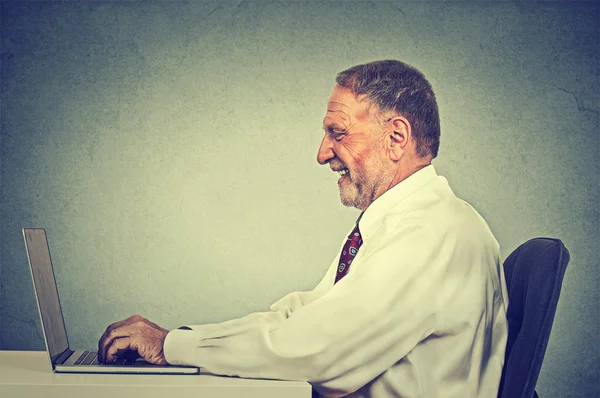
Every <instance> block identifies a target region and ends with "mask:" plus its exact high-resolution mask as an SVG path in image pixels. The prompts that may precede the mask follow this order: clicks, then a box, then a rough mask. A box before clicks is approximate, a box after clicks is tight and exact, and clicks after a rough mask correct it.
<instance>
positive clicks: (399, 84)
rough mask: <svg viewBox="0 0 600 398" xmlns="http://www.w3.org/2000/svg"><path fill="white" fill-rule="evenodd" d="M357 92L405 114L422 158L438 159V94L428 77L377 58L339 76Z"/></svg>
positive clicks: (339, 81) (340, 81)
mask: <svg viewBox="0 0 600 398" xmlns="http://www.w3.org/2000/svg"><path fill="white" fill-rule="evenodd" d="M335 80H336V82H337V84H338V85H340V86H342V87H345V88H347V89H349V90H350V91H352V93H354V95H356V96H359V95H363V94H364V95H366V96H367V98H368V100H369V101H370V102H371V103H372V104H374V105H376V106H377V107H378V108H379V111H380V112H381V113H385V112H389V111H394V112H396V113H397V114H398V115H401V116H403V117H405V118H406V119H407V120H408V122H409V123H410V125H411V127H412V136H413V138H414V140H415V143H416V147H417V154H418V155H419V156H421V157H425V156H428V155H431V157H432V158H435V157H436V156H437V153H438V148H439V146H440V117H439V114H438V107H437V102H436V100H435V94H434V93H433V90H432V88H431V84H429V82H428V81H427V79H426V78H425V76H424V75H423V74H422V73H421V72H419V71H418V70H417V69H415V68H414V67H412V66H410V65H407V64H405V63H403V62H400V61H394V60H387V61H376V62H371V63H368V64H363V65H357V66H353V67H352V68H349V69H346V70H345V71H343V72H340V73H338V75H337V77H336V79H335Z"/></svg>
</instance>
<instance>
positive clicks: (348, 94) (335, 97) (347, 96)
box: [324, 86, 371, 121]
mask: <svg viewBox="0 0 600 398" xmlns="http://www.w3.org/2000/svg"><path fill="white" fill-rule="evenodd" d="M370 115H371V106H370V102H369V100H368V99H367V98H366V96H360V97H357V96H356V95H354V94H353V93H352V91H350V90H349V89H347V88H344V87H341V86H335V87H334V88H333V91H332V92H331V96H330V97H329V101H328V102H327V112H326V113H325V119H324V121H326V120H327V119H336V120H341V121H347V120H354V121H367V120H369V118H370Z"/></svg>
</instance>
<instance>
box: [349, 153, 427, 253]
mask: <svg viewBox="0 0 600 398" xmlns="http://www.w3.org/2000/svg"><path fill="white" fill-rule="evenodd" d="M435 177H437V172H436V171H435V168H434V167H433V165H431V164H430V165H428V166H426V167H424V168H422V169H421V170H419V171H417V172H416V173H414V174H411V175H410V176H409V177H408V178H406V179H405V180H403V181H401V182H400V183H399V184H397V185H395V186H393V187H392V188H390V189H388V190H387V191H385V192H384V193H383V195H381V196H380V197H378V198H377V199H375V201H374V202H373V203H371V204H370V205H369V207H368V208H367V209H366V210H365V211H364V212H363V213H362V214H361V215H360V217H359V218H358V221H357V223H358V228H359V230H360V234H361V237H362V239H363V241H365V242H366V241H368V240H369V238H370V237H371V236H373V234H374V233H375V232H376V231H377V230H378V229H379V227H380V226H381V224H382V223H383V219H384V216H385V214H386V213H387V212H388V211H389V210H390V209H391V208H392V207H393V206H394V205H395V204H396V203H398V202H400V201H402V200H403V199H404V198H406V197H407V196H409V195H410V194H412V193H414V192H415V191H417V190H419V189H420V188H421V187H423V186H424V185H425V184H427V183H428V182H429V181H430V180H432V179H433V178H435Z"/></svg>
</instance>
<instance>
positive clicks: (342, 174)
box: [333, 169, 350, 177]
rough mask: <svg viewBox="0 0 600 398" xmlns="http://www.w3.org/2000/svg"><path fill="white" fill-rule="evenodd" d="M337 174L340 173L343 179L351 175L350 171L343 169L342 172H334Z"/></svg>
mask: <svg viewBox="0 0 600 398" xmlns="http://www.w3.org/2000/svg"><path fill="white" fill-rule="evenodd" d="M333 171H335V172H336V173H340V175H341V176H342V177H343V176H345V175H348V173H350V171H348V169H341V170H333Z"/></svg>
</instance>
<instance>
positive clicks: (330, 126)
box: [323, 119, 346, 131]
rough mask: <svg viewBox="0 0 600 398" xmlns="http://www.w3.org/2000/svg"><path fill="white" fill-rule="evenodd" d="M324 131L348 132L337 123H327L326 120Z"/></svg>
mask: <svg viewBox="0 0 600 398" xmlns="http://www.w3.org/2000/svg"><path fill="white" fill-rule="evenodd" d="M323 130H328V131H333V130H341V131H346V128H345V127H343V126H342V125H340V124H339V123H337V122H329V123H327V122H326V121H325V119H323Z"/></svg>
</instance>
